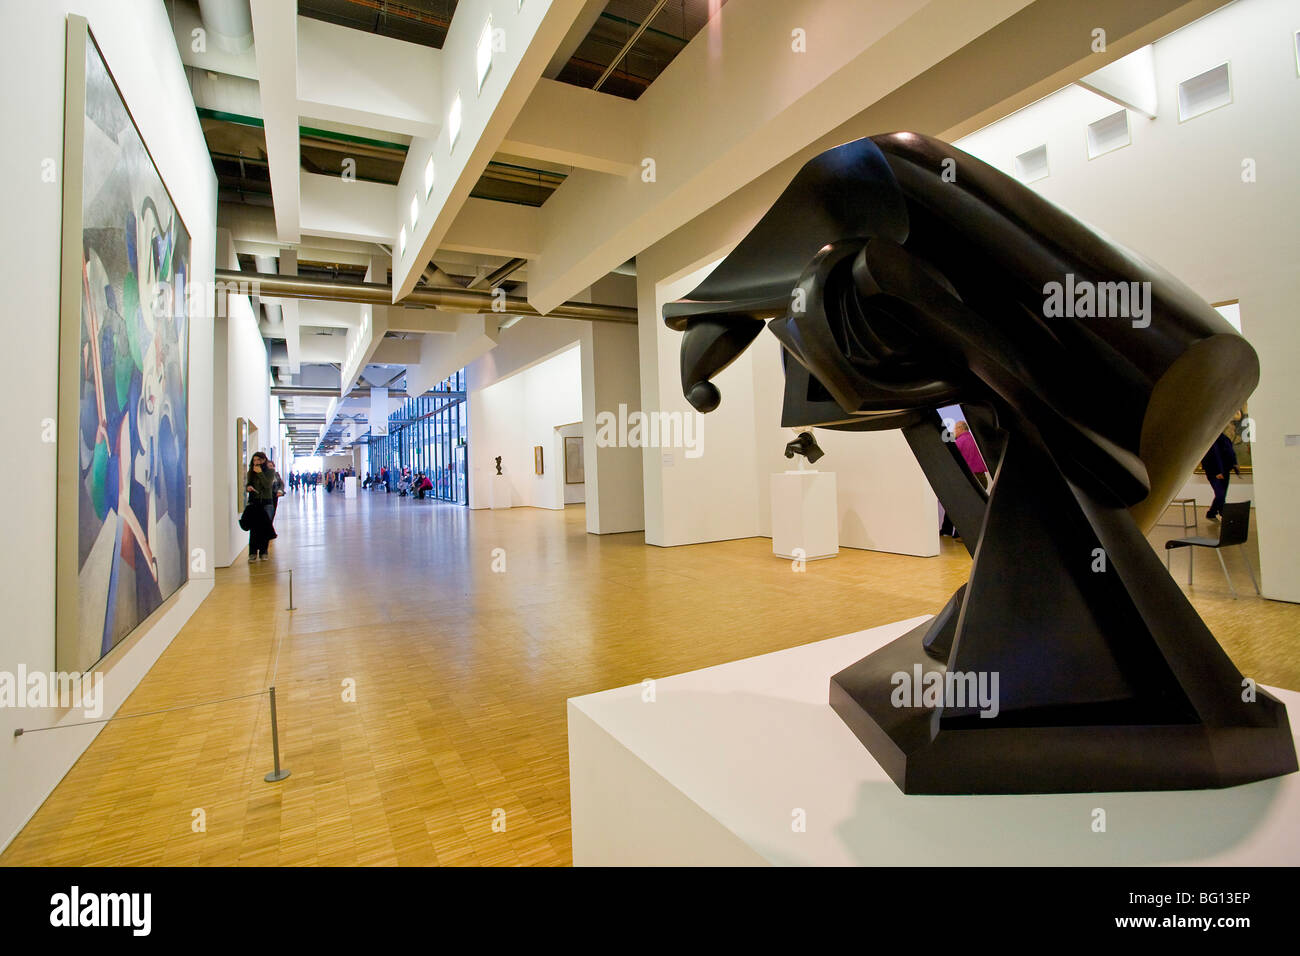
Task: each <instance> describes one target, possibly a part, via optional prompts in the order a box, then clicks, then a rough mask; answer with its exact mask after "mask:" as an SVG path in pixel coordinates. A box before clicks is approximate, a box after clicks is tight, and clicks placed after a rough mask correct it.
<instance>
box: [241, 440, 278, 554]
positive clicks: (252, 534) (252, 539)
mask: <svg viewBox="0 0 1300 956" xmlns="http://www.w3.org/2000/svg"><path fill="white" fill-rule="evenodd" d="M279 478H280V476H279V475H277V474H276V473H275V469H274V468H273V467H272V466H271V463H270V462H269V461H268V460H267V457H266V456H265V455H264V454H262V453H261V452H260V451H259V452H257V453H255V454H254V455H253V458H252V460H251V461H250V462H249V464H248V481H247V482H246V483H245V491H247V492H248V507H247V508H245V511H244V514H245V517H246V518H248V521H249V528H248V563H249V564H253V563H254V562H256V561H265V560H267V559H268V557H269V555H268V554H267V548H268V547H269V546H270V544H271V539H272V538H274V537H275V526H274V524H273V523H272V522H273V521H274V519H275V486H276V482H277V481H278V480H279Z"/></svg>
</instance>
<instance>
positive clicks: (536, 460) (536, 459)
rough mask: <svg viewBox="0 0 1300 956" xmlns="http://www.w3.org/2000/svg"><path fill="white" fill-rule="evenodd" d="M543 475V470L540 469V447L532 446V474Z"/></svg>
mask: <svg viewBox="0 0 1300 956" xmlns="http://www.w3.org/2000/svg"><path fill="white" fill-rule="evenodd" d="M544 473H545V472H544V469H543V468H542V446H541V445H534V446H533V474H536V475H541V474H544Z"/></svg>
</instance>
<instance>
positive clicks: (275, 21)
mask: <svg viewBox="0 0 1300 956" xmlns="http://www.w3.org/2000/svg"><path fill="white" fill-rule="evenodd" d="M297 6H298V5H297V4H296V3H285V2H284V0H252V8H253V38H254V50H255V52H256V54H257V76H258V82H259V84H260V86H261V94H262V122H263V125H264V130H263V131H264V132H265V134H266V156H267V162H268V164H269V165H270V171H271V197H272V199H274V201H275V230H276V235H277V237H278V238H279V239H280V241H282V242H297V241H298V239H299V238H300V237H301V232H300V230H299V223H298V218H299V212H300V205H299V197H298V173H299V170H300V168H301V161H300V157H299V150H298V23H297V19H298V18H297Z"/></svg>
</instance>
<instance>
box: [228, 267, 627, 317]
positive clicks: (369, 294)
mask: <svg viewBox="0 0 1300 956" xmlns="http://www.w3.org/2000/svg"><path fill="white" fill-rule="evenodd" d="M216 281H217V282H218V283H224V284H226V285H228V286H229V287H230V288H231V289H232V290H238V289H240V288H243V289H245V290H247V289H248V286H249V284H250V283H249V274H248V273H246V272H233V271H230V270H227V269H218V270H217V272H216ZM254 282H256V283H257V284H258V287H257V288H255V289H253V290H252V291H253V294H256V295H261V296H274V297H278V298H281V299H320V300H324V301H329V302H362V303H370V304H372V305H393V304H394V303H393V289H392V286H387V285H379V284H378V283H372V282H363V283H358V282H331V281H327V280H324V279H306V278H303V277H301V276H263V275H261V274H256V277H255V279H254ZM241 284H242V285H241ZM397 304H398V305H427V306H432V307H434V308H438V309H445V310H446V311H448V312H504V313H506V314H510V315H537V316H540V315H542V313H541V312H538V311H537V310H536V309H535V308H533V307H532V306H531V305H530V304H529V302H528V300H527V299H521V298H519V297H518V296H504V297H502V296H496V295H493V294H492V292H491V291H489V290H487V289H460V288H456V289H441V288H436V289H428V288H417V289H416V290H415V291H413V292H411V293H410V294H409V295H407V296H406V297H405V298H403V299H402V300H401V301H400V302H398V303H397ZM494 306H495V308H494ZM546 316H547V317H548V318H555V319H582V320H585V321H588V322H620V323H623V324H627V325H635V324H636V321H637V312H636V309H634V308H630V307H627V306H618V305H598V304H596V303H590V302H565V303H563V304H561V305H558V306H556V307H555V308H554V309H552V310H551V311H550V312H547V313H546Z"/></svg>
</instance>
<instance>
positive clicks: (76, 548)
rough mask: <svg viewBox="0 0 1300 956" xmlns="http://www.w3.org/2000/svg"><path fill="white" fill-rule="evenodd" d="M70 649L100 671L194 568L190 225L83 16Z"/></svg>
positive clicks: (78, 68)
mask: <svg viewBox="0 0 1300 956" xmlns="http://www.w3.org/2000/svg"><path fill="white" fill-rule="evenodd" d="M64 97H65V100H64V154H63V249H62V261H61V271H62V277H61V286H60V305H59V443H58V502H59V504H58V518H57V526H58V537H57V548H56V552H57V557H56V568H57V570H56V594H55V597H56V609H55V660H56V665H57V668H58V669H59V670H61V671H69V672H78V671H85V670H87V669H89V668H91V667H92V666H94V664H95V663H96V662H97V661H99V660H100V658H102V657H103V656H104V655H105V654H107V653H108V652H109V651H110V650H112V649H113V648H114V647H115V646H116V645H117V644H119V643H121V641H123V640H124V639H125V638H126V637H127V636H128V635H130V634H131V632H132V631H134V630H135V629H136V628H137V627H139V626H140V625H141V624H142V623H143V622H144V621H145V620H147V619H148V618H149V617H150V616H151V615H152V614H154V613H156V612H158V611H159V609H160V608H161V607H162V606H163V603H164V602H165V601H167V599H168V598H170V597H171V596H172V595H173V594H175V593H176V591H178V590H179V589H180V587H181V585H183V584H184V583H185V582H186V580H187V579H188V576H189V575H188V570H189V560H188V553H189V540H188V515H187V495H186V485H187V477H186V476H187V473H188V470H189V469H188V458H189V447H188V409H189V404H188V401H189V382H188V365H189V316H188V312H187V309H186V299H187V294H188V291H189V290H188V282H189V279H190V234H189V231H188V229H186V227H185V223H184V222H183V221H182V219H181V216H180V213H179V211H178V210H177V208H176V205H175V203H174V202H173V201H172V197H171V194H170V193H169V192H168V191H167V187H166V185H165V184H164V183H163V180H162V176H161V175H160V173H159V172H158V168H157V166H156V165H155V164H154V161H153V158H152V156H151V155H150V154H149V150H148V147H147V146H146V144H145V142H144V140H143V139H142V138H141V135H140V130H139V128H138V127H137V126H136V124H135V120H134V119H133V118H132V116H131V112H130V110H129V108H128V106H127V103H126V102H125V100H124V98H123V96H122V92H121V90H120V89H119V88H118V86H117V84H116V82H115V81H114V80H113V76H112V73H111V72H110V70H109V67H108V64H107V63H106V62H105V60H104V56H103V53H102V52H101V51H100V49H99V46H98V44H97V43H96V42H95V38H94V36H93V35H92V34H91V32H90V27H89V24H88V23H87V21H86V20H85V19H84V18H83V17H78V16H69V17H68V31H67V65H66V82H65V87H64Z"/></svg>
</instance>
